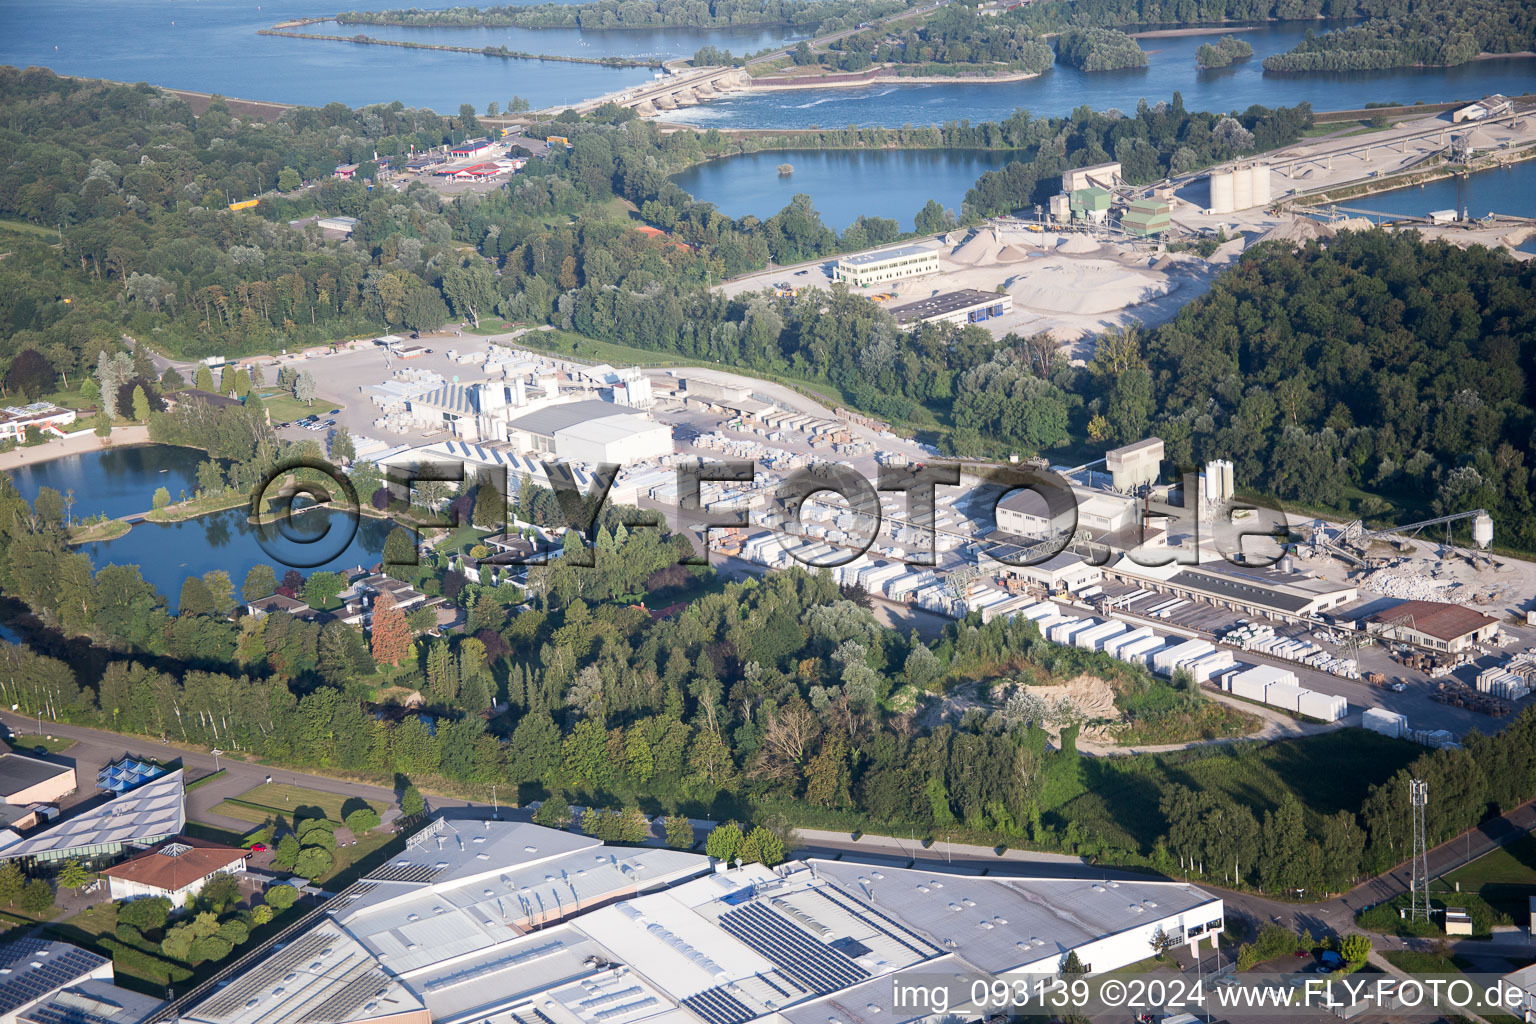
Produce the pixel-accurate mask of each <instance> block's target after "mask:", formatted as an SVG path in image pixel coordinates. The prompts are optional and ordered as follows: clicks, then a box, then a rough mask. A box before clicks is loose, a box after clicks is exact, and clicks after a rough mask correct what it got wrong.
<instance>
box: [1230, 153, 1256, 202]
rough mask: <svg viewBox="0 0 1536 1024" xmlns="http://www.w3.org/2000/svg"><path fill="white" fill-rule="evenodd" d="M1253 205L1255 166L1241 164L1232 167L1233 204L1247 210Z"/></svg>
mask: <svg viewBox="0 0 1536 1024" xmlns="http://www.w3.org/2000/svg"><path fill="white" fill-rule="evenodd" d="M1252 205H1253V168H1251V167H1249V166H1248V165H1247V164H1241V165H1239V166H1237V167H1234V168H1232V206H1233V208H1234V209H1237V210H1246V209H1248V208H1249V207H1250V206H1252Z"/></svg>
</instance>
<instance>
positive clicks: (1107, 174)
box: [1061, 163, 1125, 194]
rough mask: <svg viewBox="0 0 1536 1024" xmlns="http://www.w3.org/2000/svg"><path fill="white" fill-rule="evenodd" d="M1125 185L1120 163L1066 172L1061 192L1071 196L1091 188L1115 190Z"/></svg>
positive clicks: (1062, 177)
mask: <svg viewBox="0 0 1536 1024" xmlns="http://www.w3.org/2000/svg"><path fill="white" fill-rule="evenodd" d="M1124 184H1125V178H1124V176H1123V175H1122V174H1121V173H1120V165H1119V164H1118V163H1107V164H1094V165H1093V166H1092V167H1078V168H1074V169H1073V170H1070V171H1066V172H1065V173H1063V174H1062V176H1061V190H1062V191H1063V192H1066V193H1069V194H1070V193H1072V192H1076V191H1078V190H1079V189H1085V188H1089V187H1091V186H1098V187H1099V188H1104V189H1114V188H1119V187H1120V186H1121V185H1124Z"/></svg>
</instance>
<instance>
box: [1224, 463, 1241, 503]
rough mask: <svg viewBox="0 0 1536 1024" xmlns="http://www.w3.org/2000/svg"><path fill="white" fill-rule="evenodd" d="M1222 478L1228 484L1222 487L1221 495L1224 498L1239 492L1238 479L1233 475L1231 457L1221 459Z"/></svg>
mask: <svg viewBox="0 0 1536 1024" xmlns="http://www.w3.org/2000/svg"><path fill="white" fill-rule="evenodd" d="M1221 479H1222V481H1223V482H1224V483H1225V484H1226V486H1225V487H1223V488H1222V489H1221V496H1222V497H1223V498H1230V497H1232V496H1234V495H1235V494H1237V480H1236V479H1235V478H1234V477H1233V476H1232V460H1231V459H1222V460H1221Z"/></svg>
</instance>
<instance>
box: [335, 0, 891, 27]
mask: <svg viewBox="0 0 1536 1024" xmlns="http://www.w3.org/2000/svg"><path fill="white" fill-rule="evenodd" d="M910 6H912V0H713V2H704V0H639V2H636V0H589V2H586V3H574V4H559V3H543V4H529V5H527V6H502V7H449V8H445V9H443V10H421V9H419V8H415V7H412V8H406V9H394V10H384V11H343V12H342V13H340V14H338V15H337V16H336V20H337V21H338V22H339V23H341V24H343V25H402V26H408V27H416V28H434V27H466V26H475V27H479V26H485V27H492V28H494V27H502V26H508V27H516V28H584V29H626V28H733V27H738V28H739V27H750V26H766V25H784V26H789V27H791V28H796V29H801V30H803V31H805V32H806V34H808V35H809V34H814V33H817V32H824V31H832V30H834V29H838V28H849V27H852V26H853V25H856V24H858V23H860V22H863V21H869V20H871V19H874V18H880V17H884V16H886V15H889V14H894V13H896V12H898V11H902V10H906V9H907V8H908V7H910Z"/></svg>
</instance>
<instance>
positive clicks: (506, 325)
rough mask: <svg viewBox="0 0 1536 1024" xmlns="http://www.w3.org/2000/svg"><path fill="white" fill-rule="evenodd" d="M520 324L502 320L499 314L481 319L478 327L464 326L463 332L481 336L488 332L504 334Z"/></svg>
mask: <svg viewBox="0 0 1536 1024" xmlns="http://www.w3.org/2000/svg"><path fill="white" fill-rule="evenodd" d="M520 326H522V325H521V324H515V323H513V322H512V321H510V320H503V319H502V318H501V317H499V316H492V317H487V318H485V319H484V320H481V321H480V326H479V327H466V328H464V333H465V334H478V335H480V336H482V337H483V336H485V335H488V334H506V333H507V332H508V331H514V330H516V329H517V328H518V327H520Z"/></svg>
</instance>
